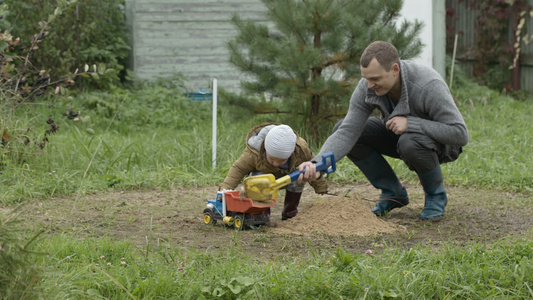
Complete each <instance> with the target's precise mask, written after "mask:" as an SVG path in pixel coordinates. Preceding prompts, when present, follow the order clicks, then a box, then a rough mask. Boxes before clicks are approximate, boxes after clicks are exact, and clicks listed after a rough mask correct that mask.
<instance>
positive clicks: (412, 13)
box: [398, 0, 433, 67]
mask: <svg viewBox="0 0 533 300" xmlns="http://www.w3.org/2000/svg"><path fill="white" fill-rule="evenodd" d="M400 14H401V17H400V19H401V20H400V21H399V22H398V25H400V24H401V22H402V21H403V19H406V20H408V21H414V20H415V19H416V20H419V21H422V22H424V28H423V29H422V33H421V34H420V39H421V40H422V43H424V48H423V49H422V53H421V54H420V56H419V57H417V58H415V59H413V60H414V61H416V62H418V63H421V64H423V65H426V66H429V67H433V43H432V41H433V26H432V24H433V5H432V1H430V0H404V3H403V8H402V11H401V13H400Z"/></svg>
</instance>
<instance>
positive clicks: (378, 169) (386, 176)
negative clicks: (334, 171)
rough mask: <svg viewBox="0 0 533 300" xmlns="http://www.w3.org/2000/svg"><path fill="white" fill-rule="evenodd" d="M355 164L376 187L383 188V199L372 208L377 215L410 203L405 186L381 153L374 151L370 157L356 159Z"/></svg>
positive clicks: (381, 196) (380, 197)
mask: <svg viewBox="0 0 533 300" xmlns="http://www.w3.org/2000/svg"><path fill="white" fill-rule="evenodd" d="M352 161H353V160H352ZM354 164H355V165H356V166H357V167H359V169H360V170H361V172H363V174H364V175H365V176H366V178H367V179H368V181H370V183H371V184H372V185H373V186H374V187H375V188H377V189H380V190H381V195H380V196H379V199H380V200H381V201H379V202H378V203H377V204H376V206H374V208H372V212H373V213H374V214H375V215H377V216H382V215H385V214H386V213H388V212H389V211H391V210H393V209H395V208H398V207H403V206H406V205H407V204H409V196H408V195H407V191H406V190H405V187H404V186H403V185H402V184H401V183H400V180H398V177H397V176H396V174H395V173H394V170H392V168H391V166H390V165H389V163H388V162H387V160H385V158H384V157H383V156H382V155H381V154H379V153H377V152H375V151H374V152H372V154H370V155H369V156H368V157H366V158H363V159H361V160H358V161H354Z"/></svg>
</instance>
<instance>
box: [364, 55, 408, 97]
mask: <svg viewBox="0 0 533 300" xmlns="http://www.w3.org/2000/svg"><path fill="white" fill-rule="evenodd" d="M399 74H400V67H399V66H398V64H393V65H392V67H391V69H390V71H388V72H387V71H386V70H385V69H384V68H383V67H382V66H381V65H380V64H379V62H378V61H377V60H376V59H375V58H374V59H372V60H371V61H370V64H368V67H366V68H364V67H363V66H361V76H363V77H364V78H365V79H366V81H367V82H368V88H371V89H373V90H374V91H375V92H376V95H378V96H383V95H386V94H387V93H389V92H390V90H391V89H392V88H393V87H394V86H395V85H396V83H397V82H398V81H399V76H398V75H399Z"/></svg>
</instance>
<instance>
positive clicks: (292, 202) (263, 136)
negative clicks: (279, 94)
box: [219, 122, 328, 220]
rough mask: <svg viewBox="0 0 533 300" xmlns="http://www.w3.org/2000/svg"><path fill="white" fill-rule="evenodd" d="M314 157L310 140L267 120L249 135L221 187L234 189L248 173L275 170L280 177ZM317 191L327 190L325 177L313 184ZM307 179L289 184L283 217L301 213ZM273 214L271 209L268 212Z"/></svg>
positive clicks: (287, 217) (321, 192) (266, 172)
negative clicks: (299, 206)
mask: <svg viewBox="0 0 533 300" xmlns="http://www.w3.org/2000/svg"><path fill="white" fill-rule="evenodd" d="M312 158H313V154H312V153H311V149H310V148H309V146H308V145H307V142H306V141H305V140H304V139H303V138H301V137H299V136H298V134H297V133H296V132H295V131H294V130H293V129H292V128H291V127H289V126H287V125H283V124H279V123H272V122H271V123H263V124H260V125H257V126H255V127H254V128H252V130H250V132H248V135H247V136H246V148H245V149H244V151H243V153H242V154H241V156H240V157H239V159H237V160H236V161H235V162H234V163H233V165H232V166H231V168H230V170H229V172H228V174H227V175H226V178H225V179H224V182H223V183H222V184H221V185H220V186H219V189H228V190H233V189H235V188H236V187H237V185H239V183H240V182H241V181H242V179H243V178H244V176H246V175H259V174H268V173H272V174H273V175H274V176H275V177H276V178H280V177H282V176H285V175H288V174H290V173H291V172H293V171H295V170H298V166H299V165H300V164H301V163H303V162H306V161H309V160H311V159H312ZM310 184H311V186H313V188H314V189H315V192H316V193H317V194H324V193H326V192H327V189H328V186H327V182H326V180H325V179H324V178H320V179H318V180H316V181H313V182H311V183H310ZM304 185H305V182H300V183H298V182H296V181H295V182H292V183H291V184H289V185H288V186H286V187H285V188H286V193H285V200H284V203H283V211H282V213H281V219H282V220H287V219H290V218H292V217H294V216H296V214H298V205H299V204H300V198H301V197H302V192H303V189H304ZM267 213H270V212H267Z"/></svg>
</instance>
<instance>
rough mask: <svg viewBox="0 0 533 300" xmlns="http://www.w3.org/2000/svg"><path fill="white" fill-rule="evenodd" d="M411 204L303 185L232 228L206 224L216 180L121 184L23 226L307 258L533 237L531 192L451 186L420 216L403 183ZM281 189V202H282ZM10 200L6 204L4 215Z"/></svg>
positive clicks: (418, 196) (40, 210) (413, 189)
mask: <svg viewBox="0 0 533 300" xmlns="http://www.w3.org/2000/svg"><path fill="white" fill-rule="evenodd" d="M407 188H408V191H409V196H410V201H411V203H410V204H409V205H408V206H406V207H404V208H401V209H396V210H394V211H392V212H391V213H390V215H389V216H387V217H384V218H378V217H376V216H374V215H373V214H372V213H371V212H370V209H371V207H372V206H373V205H374V202H372V199H377V198H378V197H379V191H377V190H375V189H374V188H373V187H372V186H370V185H369V184H361V183H358V184H347V185H337V186H332V187H331V189H330V190H331V192H332V193H334V194H335V195H324V196H319V195H316V194H314V192H312V189H310V188H306V190H305V191H304V195H303V197H302V201H301V204H300V207H299V210H300V213H299V214H298V216H297V217H295V218H293V219H291V220H289V221H281V208H282V205H283V201H282V200H280V201H279V202H278V204H276V205H275V206H274V207H272V214H271V219H270V223H269V224H268V225H263V226H261V227H260V228H259V229H248V230H244V231H236V230H234V229H233V228H231V227H228V226H225V225H222V224H220V222H219V223H218V224H215V225H205V224H204V222H203V209H204V208H205V206H206V204H207V199H209V198H212V197H214V196H215V195H216V187H197V188H189V189H184V188H179V189H172V190H163V191H160V190H149V191H115V192H108V193H102V194H94V195H85V196H80V197H77V196H72V197H62V198H53V199H47V200H42V201H33V202H31V203H28V204H26V205H25V207H24V209H25V211H26V212H25V213H24V216H25V217H27V220H26V224H28V226H31V227H32V229H34V230H39V229H41V228H44V229H45V230H47V232H48V234H50V235H53V234H59V233H64V234H68V235H71V236H72V237H73V238H80V239H83V238H86V237H109V238H113V239H116V240H124V239H126V240H131V241H132V242H134V243H135V244H136V245H138V246H139V247H144V246H146V245H147V244H148V243H150V244H162V243H170V244H171V245H173V246H179V247H186V248H189V249H194V250H196V251H205V252H213V251H224V250H225V249H227V247H228V246H235V245H237V246H238V247H239V248H240V249H242V251H245V252H247V253H249V254H252V255H261V256H263V257H265V258H269V257H277V256H280V255H283V256H288V255H294V256H301V255H304V254H305V253H311V252H312V251H314V250H317V249H319V250H323V249H336V248H337V247H338V246H342V247H343V248H345V249H352V250H356V251H359V250H361V251H366V250H367V249H371V250H379V249H380V248H383V247H385V245H387V246H389V247H390V246H393V247H399V248H409V247H413V246H414V245H416V244H422V245H423V246H431V247H437V248H438V247H439V246H441V245H443V244H446V243H450V242H451V243H453V244H457V245H464V244H467V243H470V242H492V241H496V240H498V239H501V238H511V239H515V238H521V237H531V235H532V231H531V228H532V225H533V214H532V210H533V197H532V195H531V194H530V193H522V194H521V193H510V192H502V191H495V190H483V189H475V188H468V187H447V191H448V197H449V202H448V206H447V210H446V216H445V217H444V218H443V219H442V220H440V221H439V222H428V221H421V220H419V219H418V216H419V214H420V212H421V210H422V208H423V202H424V200H423V198H424V197H423V191H422V189H421V187H420V186H418V185H409V186H407ZM283 195H284V194H283V192H280V199H283ZM7 210H9V207H1V210H0V211H1V212H4V211H7Z"/></svg>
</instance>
